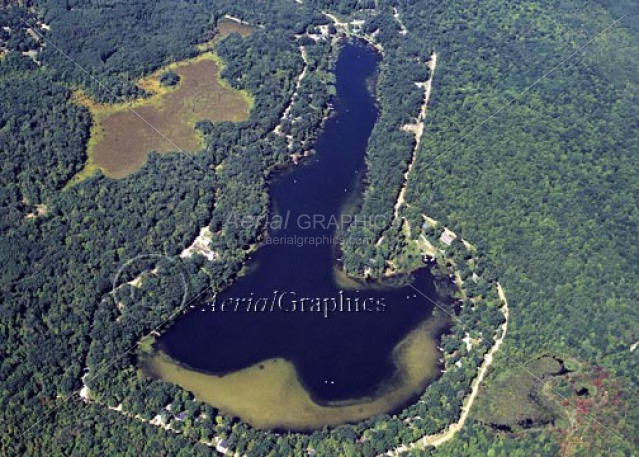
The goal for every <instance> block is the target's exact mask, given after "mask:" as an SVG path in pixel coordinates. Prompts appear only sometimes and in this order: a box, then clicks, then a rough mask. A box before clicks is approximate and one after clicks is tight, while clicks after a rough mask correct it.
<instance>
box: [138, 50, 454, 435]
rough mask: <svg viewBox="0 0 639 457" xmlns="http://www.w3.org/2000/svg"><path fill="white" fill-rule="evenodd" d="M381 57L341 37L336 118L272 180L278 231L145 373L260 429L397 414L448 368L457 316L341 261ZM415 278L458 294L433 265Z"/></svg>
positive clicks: (428, 288)
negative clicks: (448, 316)
mask: <svg viewBox="0 0 639 457" xmlns="http://www.w3.org/2000/svg"><path fill="white" fill-rule="evenodd" d="M379 62H380V57H379V55H378V54H377V53H376V52H375V51H373V50H372V49H371V48H369V47H366V46H364V45H360V44H353V43H350V44H345V45H344V46H343V48H342V49H341V51H340V54H339V58H338V61H337V64H336V69H335V72H336V77H337V80H336V86H337V87H336V88H337V96H336V97H335V100H334V106H335V112H334V116H333V117H331V118H330V119H329V120H328V121H327V122H326V124H325V126H324V129H323V132H322V134H321V135H320V138H319V139H318V142H317V144H316V150H317V154H316V155H315V156H313V157H310V158H308V159H305V160H304V161H302V162H301V164H300V165H298V166H297V167H295V168H293V169H290V170H287V171H285V172H282V173H280V174H279V175H278V176H277V177H276V178H275V179H273V181H272V183H271V185H270V196H271V201H272V211H271V218H270V220H269V225H270V230H269V236H268V238H267V239H266V241H265V242H264V243H263V245H262V246H261V247H260V248H259V250H257V251H256V252H255V254H254V255H253V257H252V258H251V259H250V260H249V262H248V264H247V274H246V275H244V276H242V277H240V278H238V279H237V280H236V281H235V282H234V284H233V285H232V286H231V287H230V288H228V289H227V290H225V291H223V292H222V293H220V294H218V295H217V296H216V297H215V300H214V301H211V300H210V301H208V302H206V303H198V304H197V305H196V307H195V309H192V310H191V311H189V312H188V313H186V314H185V315H183V316H182V317H180V318H179V319H178V320H177V322H176V323H175V324H174V325H172V326H171V327H170V328H169V329H168V330H167V331H166V332H165V333H164V334H163V335H162V337H161V338H160V339H159V341H158V343H157V344H156V348H157V350H158V351H157V352H156V354H155V356H154V357H152V358H150V359H149V360H147V361H146V369H147V372H149V373H151V374H154V375H155V376H159V377H161V378H163V379H165V380H167V381H170V382H174V383H176V384H179V385H181V386H182V387H184V388H186V389H187V390H190V391H192V392H193V393H194V394H195V395H196V397H197V398H199V399H200V400H203V401H207V402H209V403H211V404H212V405H213V406H216V407H218V408H219V409H220V410H222V411H224V412H226V413H229V414H232V415H236V416H239V417H240V418H242V419H243V420H245V421H247V422H248V423H250V424H252V425H254V426H256V427H259V428H276V429H288V430H311V429H316V428H321V427H322V426H325V425H337V424H340V423H345V422H353V421H357V420H362V419H364V418H367V417H370V416H373V415H376V414H381V413H384V412H389V411H395V410H397V409H398V408H401V407H402V406H404V405H406V404H407V403H408V402H410V401H412V400H414V398H415V397H416V396H417V395H419V394H420V393H421V392H422V391H423V389H424V388H425V387H426V386H427V385H428V383H429V382H432V380H433V379H435V378H436V377H437V375H438V374H439V372H440V366H439V364H438V361H437V359H438V357H439V353H438V351H437V349H436V347H437V340H438V337H439V335H440V334H441V332H442V331H443V329H444V328H445V326H446V322H445V321H444V320H443V319H441V318H440V317H436V316H433V308H434V307H433V305H432V304H431V303H430V302H429V301H428V300H426V299H425V298H424V297H422V296H420V295H419V294H417V293H416V292H415V290H414V289H412V288H411V287H409V286H407V285H404V286H391V285H389V284H386V285H384V284H369V283H366V282H362V281H355V280H349V279H347V278H345V277H344V275H342V274H339V268H338V267H337V265H339V259H340V255H341V254H340V250H339V249H338V245H337V244H336V237H338V236H339V234H340V233H342V230H343V229H344V222H347V218H346V217H344V216H347V215H348V213H349V211H350V210H352V206H353V205H354V204H355V205H356V203H357V201H358V199H359V196H360V195H361V192H362V190H363V188H364V186H363V184H362V182H363V177H364V175H365V173H366V163H365V157H366V155H365V153H366V146H367V142H368V138H369V136H370V134H371V131H372V129H373V126H374V124H375V122H376V119H377V117H378V114H379V113H378V108H377V106H376V103H375V97H374V95H373V93H372V92H371V87H374V82H375V78H376V74H377V69H378V66H379ZM239 223H240V221H238V220H229V221H227V229H229V228H232V227H233V224H239ZM338 241H339V239H337V242H338ZM363 241H368V242H375V241H376V240H363ZM410 282H411V283H412V284H413V285H414V286H415V287H417V288H418V289H419V290H420V291H422V292H424V293H425V294H427V295H428V296H429V297H431V298H432V299H433V300H436V301H440V302H443V301H446V300H448V299H447V298H445V297H440V296H438V293H437V290H436V284H435V280H434V278H433V276H432V275H431V274H430V272H429V270H428V269H427V268H424V269H422V270H420V271H418V272H417V273H415V274H414V275H413V277H412V278H410Z"/></svg>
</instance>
